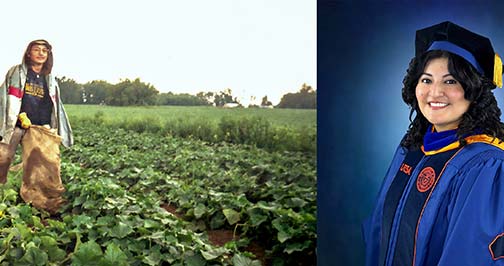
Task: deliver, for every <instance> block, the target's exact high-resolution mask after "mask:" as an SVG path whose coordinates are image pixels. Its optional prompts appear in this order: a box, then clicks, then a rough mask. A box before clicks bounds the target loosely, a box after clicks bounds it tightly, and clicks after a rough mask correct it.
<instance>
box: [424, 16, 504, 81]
mask: <svg viewBox="0 0 504 266" xmlns="http://www.w3.org/2000/svg"><path fill="white" fill-rule="evenodd" d="M431 50H444V51H448V52H451V53H453V54H456V55H458V56H461V57H462V58H464V59H465V60H466V61H467V62H469V63H470V64H471V65H472V66H473V67H474V68H475V69H476V70H477V71H478V72H479V73H480V74H482V75H484V76H485V77H488V78H490V79H492V80H493V83H494V84H495V85H497V86H498V87H499V88H502V60H501V58H500V57H499V55H498V54H496V53H495V52H494V49H493V47H492V44H491V43H490V40H489V39H488V38H487V37H484V36H481V35H479V34H476V33H474V32H471V31H469V30H467V29H464V28H462V27H460V26H458V25H456V24H454V23H452V22H450V21H445V22H442V23H439V24H436V25H433V26H430V27H427V28H424V29H421V30H418V31H417V32H416V40H415V56H417V57H418V56H421V55H422V54H424V53H425V52H428V51H431Z"/></svg>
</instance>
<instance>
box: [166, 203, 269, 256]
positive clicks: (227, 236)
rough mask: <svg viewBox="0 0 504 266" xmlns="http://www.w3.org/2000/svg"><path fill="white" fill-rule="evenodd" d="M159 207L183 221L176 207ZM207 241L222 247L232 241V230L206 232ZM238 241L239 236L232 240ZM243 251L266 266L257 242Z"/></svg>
mask: <svg viewBox="0 0 504 266" xmlns="http://www.w3.org/2000/svg"><path fill="white" fill-rule="evenodd" d="M161 207H162V208H163V209H165V210H166V211H167V212H169V213H171V214H173V215H175V216H176V217H177V218H179V219H183V218H184V216H183V215H182V214H180V213H178V212H177V207H176V206H175V205H173V204H169V203H165V204H162V205H161ZM207 234H208V240H209V241H210V243H212V245H214V246H218V247H222V246H224V245H225V244H226V243H227V242H229V241H232V240H233V230H223V229H221V230H208V231H207ZM238 239H240V237H239V236H234V240H238ZM244 251H248V252H250V253H252V254H254V255H255V256H256V259H258V260H260V261H261V265H263V266H268V265H269V264H268V261H267V260H266V252H265V250H264V248H263V247H262V246H261V245H260V244H259V243H257V242H251V243H250V244H249V245H248V246H247V247H246V248H245V249H244Z"/></svg>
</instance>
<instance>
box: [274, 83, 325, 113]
mask: <svg viewBox="0 0 504 266" xmlns="http://www.w3.org/2000/svg"><path fill="white" fill-rule="evenodd" d="M276 107H277V108H300V109H316V108H317V91H315V90H314V89H313V88H312V87H311V86H309V85H307V84H306V83H305V84H303V86H302V87H301V89H300V90H299V92H296V93H287V94H285V95H284V96H282V99H281V100H280V103H279V104H278V105H277V106H276Z"/></svg>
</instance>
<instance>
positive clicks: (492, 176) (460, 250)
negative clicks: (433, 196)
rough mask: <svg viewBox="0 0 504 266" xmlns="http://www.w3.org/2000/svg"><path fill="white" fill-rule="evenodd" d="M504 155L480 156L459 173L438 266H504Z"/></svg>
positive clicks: (452, 194)
mask: <svg viewBox="0 0 504 266" xmlns="http://www.w3.org/2000/svg"><path fill="white" fill-rule="evenodd" d="M502 154H503V152H502V151H500V152H499V153H487V154H480V155H478V158H477V159H475V160H471V161H470V162H468V163H467V164H466V165H465V166H464V167H463V168H461V169H460V171H459V173H458V174H457V176H456V178H455V180H454V182H453V183H452V188H451V191H450V194H451V195H450V201H449V203H448V207H447V211H446V219H447V222H448V227H447V232H446V237H445V239H444V245H443V249H442V254H441V257H440V260H439V263H438V264H437V265H439V266H451V265H492V266H497V265H499V266H504V165H503V164H504V160H503V158H502V157H503V156H502Z"/></svg>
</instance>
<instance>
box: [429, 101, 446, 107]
mask: <svg viewBox="0 0 504 266" xmlns="http://www.w3.org/2000/svg"><path fill="white" fill-rule="evenodd" d="M429 106H430V107H432V108H443V107H446V106H448V104H447V103H442V102H429Z"/></svg>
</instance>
